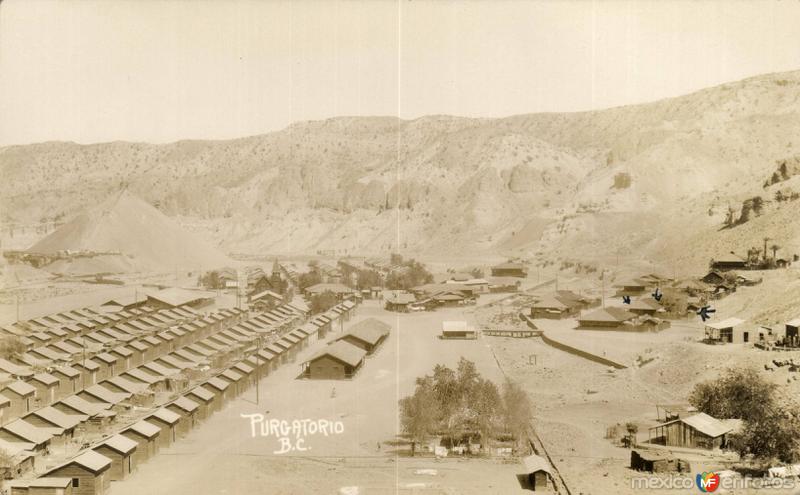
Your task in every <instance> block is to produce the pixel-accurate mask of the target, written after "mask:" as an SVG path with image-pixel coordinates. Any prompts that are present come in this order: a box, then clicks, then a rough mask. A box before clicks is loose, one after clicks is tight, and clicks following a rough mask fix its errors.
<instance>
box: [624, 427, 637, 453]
mask: <svg viewBox="0 0 800 495" xmlns="http://www.w3.org/2000/svg"><path fill="white" fill-rule="evenodd" d="M625 431H626V432H628V440H627V442H626V443H627V444H628V446H630V447H635V446H636V434H637V433H639V425H637V424H636V423H625Z"/></svg>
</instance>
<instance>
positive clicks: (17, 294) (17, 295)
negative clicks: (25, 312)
mask: <svg viewBox="0 0 800 495" xmlns="http://www.w3.org/2000/svg"><path fill="white" fill-rule="evenodd" d="M14 295H15V296H16V298H17V321H19V292H17V293H16V294H14Z"/></svg>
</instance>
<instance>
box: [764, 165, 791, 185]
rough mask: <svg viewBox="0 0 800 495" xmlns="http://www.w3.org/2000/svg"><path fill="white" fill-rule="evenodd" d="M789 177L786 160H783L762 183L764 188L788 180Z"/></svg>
mask: <svg viewBox="0 0 800 495" xmlns="http://www.w3.org/2000/svg"><path fill="white" fill-rule="evenodd" d="M790 177H791V175H790V174H789V168H788V166H787V164H786V160H784V161H782V162H780V163H779V164H778V169H777V170H775V172H773V173H772V176H771V177H770V178H769V179H767V180H766V181H765V182H764V188H767V187H769V186H771V185H773V184H777V183H779V182H783V181H785V180H789V178H790Z"/></svg>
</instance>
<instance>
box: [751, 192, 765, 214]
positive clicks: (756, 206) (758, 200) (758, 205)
mask: <svg viewBox="0 0 800 495" xmlns="http://www.w3.org/2000/svg"><path fill="white" fill-rule="evenodd" d="M752 204H753V212H755V214H756V215H761V212H762V211H763V209H764V199H763V198H762V197H761V196H755V197H753V198H752Z"/></svg>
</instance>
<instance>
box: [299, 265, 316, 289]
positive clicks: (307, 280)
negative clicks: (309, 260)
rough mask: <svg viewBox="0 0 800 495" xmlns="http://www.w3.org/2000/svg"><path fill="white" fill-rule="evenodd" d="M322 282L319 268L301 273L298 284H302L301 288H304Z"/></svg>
mask: <svg viewBox="0 0 800 495" xmlns="http://www.w3.org/2000/svg"><path fill="white" fill-rule="evenodd" d="M321 282H322V275H320V273H319V271H317V270H312V271H310V272H306V273H301V274H300V276H299V277H298V278H297V285H299V286H300V290H303V289H305V288H306V287H311V286H312V285H317V284H319V283H321Z"/></svg>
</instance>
